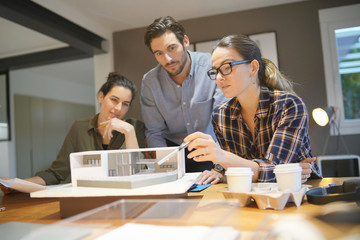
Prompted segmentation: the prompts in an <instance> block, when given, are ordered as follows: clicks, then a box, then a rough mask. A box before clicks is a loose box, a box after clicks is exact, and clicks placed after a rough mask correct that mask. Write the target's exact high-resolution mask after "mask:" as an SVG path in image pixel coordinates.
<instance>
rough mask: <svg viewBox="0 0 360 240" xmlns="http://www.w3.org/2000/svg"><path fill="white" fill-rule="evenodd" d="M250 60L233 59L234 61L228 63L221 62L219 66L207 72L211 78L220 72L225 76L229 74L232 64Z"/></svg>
mask: <svg viewBox="0 0 360 240" xmlns="http://www.w3.org/2000/svg"><path fill="white" fill-rule="evenodd" d="M249 62H251V60H242V61H235V62H229V63H223V64H222V65H221V66H220V67H218V68H216V69H210V70H209V71H208V72H207V74H208V76H209V78H210V79H211V80H215V79H216V76H217V75H218V73H219V72H220V73H221V75H223V76H226V75H229V74H230V73H231V72H232V66H235V65H239V64H243V63H249Z"/></svg>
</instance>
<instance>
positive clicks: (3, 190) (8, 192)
mask: <svg viewBox="0 0 360 240" xmlns="http://www.w3.org/2000/svg"><path fill="white" fill-rule="evenodd" d="M1 179H3V180H11V179H12V178H8V177H5V178H1ZM0 189H1V191H2V192H3V193H4V194H5V195H6V194H10V193H15V192H17V191H16V190H14V189H11V188H8V187H5V186H4V185H2V184H1V183H0Z"/></svg>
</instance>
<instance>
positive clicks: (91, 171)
mask: <svg viewBox="0 0 360 240" xmlns="http://www.w3.org/2000/svg"><path fill="white" fill-rule="evenodd" d="M177 149H179V148H178V147H163V148H142V149H124V150H105V151H87V152H77V153H72V154H70V167H71V179H72V186H73V187H104V188H127V189H132V188H138V187H145V186H150V185H154V184H159V183H165V182H169V181H175V180H177V179H179V178H182V177H183V176H184V175H185V156H184V149H181V150H179V151H178V152H177V153H176V154H174V155H173V156H172V157H170V158H169V159H168V160H167V161H166V162H165V163H163V164H161V165H159V164H157V162H158V161H159V160H161V159H162V158H163V157H165V156H167V155H168V154H169V153H171V152H173V151H175V150H177Z"/></svg>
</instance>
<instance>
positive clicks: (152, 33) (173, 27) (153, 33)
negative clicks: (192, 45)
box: [144, 16, 185, 52]
mask: <svg viewBox="0 0 360 240" xmlns="http://www.w3.org/2000/svg"><path fill="white" fill-rule="evenodd" d="M167 31H171V32H173V33H174V34H175V36H176V38H177V39H178V40H179V42H180V43H181V44H182V45H183V43H184V36H185V29H184V27H183V26H182V25H181V24H180V23H179V22H177V21H176V20H175V19H174V18H172V17H170V16H167V17H160V18H157V19H155V21H154V22H153V23H152V24H150V25H149V26H148V27H147V28H146V32H145V35H144V42H145V45H146V46H147V47H148V48H149V49H150V51H151V52H152V49H151V46H150V44H151V41H152V40H153V39H154V38H157V37H160V36H161V35H163V34H164V33H165V32H167Z"/></svg>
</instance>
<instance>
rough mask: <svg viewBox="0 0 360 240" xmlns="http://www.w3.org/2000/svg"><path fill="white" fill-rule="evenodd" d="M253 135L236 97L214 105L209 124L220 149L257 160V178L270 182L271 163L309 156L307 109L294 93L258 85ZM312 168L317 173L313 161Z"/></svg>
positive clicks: (317, 170)
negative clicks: (257, 102)
mask: <svg viewBox="0 0 360 240" xmlns="http://www.w3.org/2000/svg"><path fill="white" fill-rule="evenodd" d="M254 121H255V139H253V137H252V134H251V132H250V130H249V128H248V127H247V125H246V123H245V121H244V119H243V117H242V115H241V105H240V103H239V101H237V98H232V99H231V100H229V101H228V102H226V103H224V104H222V105H219V106H217V107H216V108H215V109H214V112H213V115H212V124H213V127H214V131H215V134H216V137H217V139H218V141H219V144H220V146H221V147H222V149H224V150H226V151H229V152H232V153H234V154H236V155H238V156H240V157H242V158H245V159H248V160H251V161H255V162H257V163H258V164H259V167H260V168H259V178H258V181H259V182H274V181H275V174H274V173H273V170H274V168H275V165H277V164H284V163H296V162H300V161H302V160H304V159H305V158H311V157H313V156H312V153H311V148H310V139H309V135H308V113H307V110H306V107H305V104H304V102H303V101H302V100H301V99H300V98H299V97H298V96H296V95H295V94H292V93H289V92H284V91H278V90H270V89H268V88H266V87H261V91H260V100H259V105H258V109H257V111H256V113H255V118H254ZM312 170H313V173H315V175H317V176H320V175H319V168H318V166H317V165H316V163H315V162H314V163H313V164H312Z"/></svg>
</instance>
